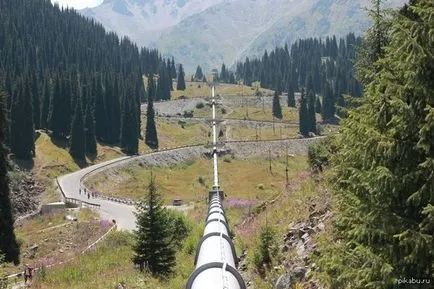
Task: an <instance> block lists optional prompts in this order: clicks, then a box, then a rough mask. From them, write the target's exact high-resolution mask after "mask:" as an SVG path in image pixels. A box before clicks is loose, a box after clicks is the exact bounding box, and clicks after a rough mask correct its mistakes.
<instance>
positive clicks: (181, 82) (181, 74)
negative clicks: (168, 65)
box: [176, 64, 185, 90]
mask: <svg viewBox="0 0 434 289" xmlns="http://www.w3.org/2000/svg"><path fill="white" fill-rule="evenodd" d="M184 77H185V73H184V69H183V68H182V64H180V65H179V71H178V83H177V84H176V90H185V79H184Z"/></svg>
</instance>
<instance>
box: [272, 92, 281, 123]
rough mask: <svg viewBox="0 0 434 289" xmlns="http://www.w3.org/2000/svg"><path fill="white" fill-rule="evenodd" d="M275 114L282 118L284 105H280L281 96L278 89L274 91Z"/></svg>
mask: <svg viewBox="0 0 434 289" xmlns="http://www.w3.org/2000/svg"><path fill="white" fill-rule="evenodd" d="M273 116H274V117H276V118H278V119H282V117H283V116H282V107H281V106H280V98H279V94H278V92H277V91H275V92H274V97H273Z"/></svg>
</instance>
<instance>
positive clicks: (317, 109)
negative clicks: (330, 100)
mask: <svg viewBox="0 0 434 289" xmlns="http://www.w3.org/2000/svg"><path fill="white" fill-rule="evenodd" d="M321 109H322V105H321V100H320V99H319V95H318V96H317V97H316V100H315V112H316V113H321Z"/></svg>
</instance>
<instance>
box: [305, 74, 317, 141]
mask: <svg viewBox="0 0 434 289" xmlns="http://www.w3.org/2000/svg"><path fill="white" fill-rule="evenodd" d="M313 88H314V87H313V77H312V75H311V74H309V76H308V78H307V83H306V94H307V123H308V131H309V132H312V133H316V116H315V92H314V90H313Z"/></svg>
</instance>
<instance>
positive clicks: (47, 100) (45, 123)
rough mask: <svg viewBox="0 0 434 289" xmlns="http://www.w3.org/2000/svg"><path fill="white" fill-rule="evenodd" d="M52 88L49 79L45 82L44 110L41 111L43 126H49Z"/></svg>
mask: <svg viewBox="0 0 434 289" xmlns="http://www.w3.org/2000/svg"><path fill="white" fill-rule="evenodd" d="M50 99H51V88H50V81H49V80H48V79H47V80H45V82H44V90H43V100H42V111H41V127H42V128H48V116H49V113H50Z"/></svg>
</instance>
